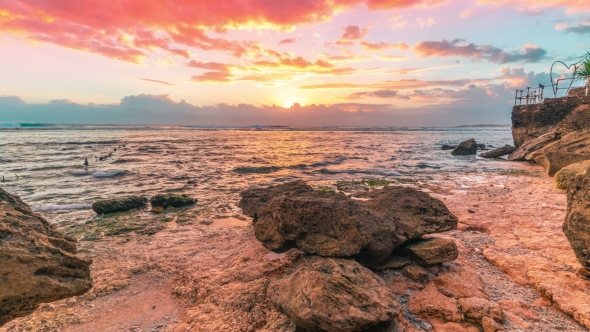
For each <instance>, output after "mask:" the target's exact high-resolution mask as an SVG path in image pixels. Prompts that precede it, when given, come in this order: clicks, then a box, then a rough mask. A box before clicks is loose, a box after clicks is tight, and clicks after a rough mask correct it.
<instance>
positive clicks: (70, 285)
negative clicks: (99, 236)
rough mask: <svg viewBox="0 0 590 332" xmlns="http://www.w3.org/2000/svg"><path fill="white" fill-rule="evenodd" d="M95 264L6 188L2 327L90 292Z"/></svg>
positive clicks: (0, 232) (0, 228)
mask: <svg viewBox="0 0 590 332" xmlns="http://www.w3.org/2000/svg"><path fill="white" fill-rule="evenodd" d="M91 262H92V261H91V260H86V259H82V258H80V257H77V256H76V240H75V239H73V238H70V237H67V236H65V235H62V234H61V233H59V232H58V231H57V230H56V229H55V228H54V227H53V226H52V225H50V224H49V223H48V222H47V221H46V220H45V219H43V217H41V216H40V215H38V214H36V213H33V211H31V208H30V207H29V206H28V205H26V204H25V203H24V202H23V201H21V200H20V198H18V197H17V196H14V195H11V194H9V193H7V192H5V191H4V190H2V189H0V326H2V325H4V324H5V323H6V322H8V321H10V320H12V319H14V318H17V317H21V316H25V315H28V314H30V313H32V312H33V311H34V310H35V309H37V307H39V304H40V303H48V302H53V301H57V300H61V299H65V298H68V297H72V296H75V295H81V294H84V293H85V292H86V291H88V290H89V289H90V287H91V286H92V279H91V278H90V268H89V267H90V263H91Z"/></svg>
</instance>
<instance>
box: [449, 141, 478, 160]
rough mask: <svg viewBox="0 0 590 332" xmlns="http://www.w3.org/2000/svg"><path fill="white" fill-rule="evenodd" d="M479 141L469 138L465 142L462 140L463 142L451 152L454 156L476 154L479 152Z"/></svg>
mask: <svg viewBox="0 0 590 332" xmlns="http://www.w3.org/2000/svg"><path fill="white" fill-rule="evenodd" d="M477 148H478V146H477V143H476V142H475V140H474V139H473V138H472V139H469V140H467V141H465V142H462V143H461V144H459V145H458V146H457V147H456V148H455V149H454V150H453V151H452V152H451V154H452V155H453V156H465V155H470V154H476V153H477Z"/></svg>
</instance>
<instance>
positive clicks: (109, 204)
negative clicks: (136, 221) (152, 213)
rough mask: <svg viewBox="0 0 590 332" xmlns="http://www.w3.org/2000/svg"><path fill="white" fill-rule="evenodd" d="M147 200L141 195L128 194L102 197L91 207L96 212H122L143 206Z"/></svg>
mask: <svg viewBox="0 0 590 332" xmlns="http://www.w3.org/2000/svg"><path fill="white" fill-rule="evenodd" d="M147 202H148V200H147V198H145V197H141V196H129V197H123V198H118V199H103V200H99V201H96V202H94V203H92V209H93V210H94V212H96V214H109V213H115V212H124V211H129V210H132V209H136V208H140V207H144V206H145V205H146V204H147Z"/></svg>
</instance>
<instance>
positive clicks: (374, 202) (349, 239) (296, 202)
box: [239, 181, 458, 263]
mask: <svg viewBox="0 0 590 332" xmlns="http://www.w3.org/2000/svg"><path fill="white" fill-rule="evenodd" d="M241 196H242V199H241V201H240V202H239V206H240V207H241V208H242V209H243V211H244V213H246V214H248V215H250V216H252V217H253V218H254V220H253V223H254V232H255V236H256V238H257V239H258V240H259V241H261V242H262V244H263V245H264V246H265V247H267V248H268V249H270V250H273V251H284V250H286V249H289V248H293V247H297V248H298V249H299V250H301V251H304V252H308V253H313V254H318V255H321V256H327V257H348V256H353V255H354V256H355V257H356V258H357V259H358V260H359V261H364V262H368V263H378V262H381V261H383V260H385V259H386V258H388V257H389V256H390V255H391V253H392V251H393V249H394V248H396V247H397V246H399V245H401V244H402V243H404V242H406V241H407V240H409V239H415V238H420V237H421V236H423V235H425V234H430V233H437V232H444V231H449V230H453V229H456V227H457V223H458V220H457V218H456V217H455V216H454V215H453V214H451V213H450V212H449V210H448V209H447V207H446V206H445V205H444V204H443V203H442V202H441V201H440V200H438V199H436V198H433V197H431V196H429V195H428V194H426V193H424V192H421V191H418V190H415V189H412V188H407V187H395V186H388V187H385V188H383V189H378V190H372V191H370V192H367V193H363V194H361V195H360V196H359V197H362V198H366V199H367V200H366V201H361V200H354V199H351V198H350V197H348V196H346V195H344V194H341V193H334V192H324V191H319V190H314V189H313V188H312V187H310V186H308V185H307V184H305V182H303V181H294V182H289V183H285V184H281V185H277V186H274V187H269V188H261V189H250V190H246V191H244V192H242V193H241Z"/></svg>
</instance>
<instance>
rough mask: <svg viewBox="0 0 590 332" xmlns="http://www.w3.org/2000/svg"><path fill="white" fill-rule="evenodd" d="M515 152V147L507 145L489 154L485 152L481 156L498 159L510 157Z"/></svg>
mask: <svg viewBox="0 0 590 332" xmlns="http://www.w3.org/2000/svg"><path fill="white" fill-rule="evenodd" d="M514 151H516V148H515V147H513V146H512V145H505V146H503V147H501V148H498V149H495V150H492V151H488V152H484V153H482V154H480V155H479V156H480V157H482V158H498V157H502V156H506V155H509V154H511V153H512V152H514Z"/></svg>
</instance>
